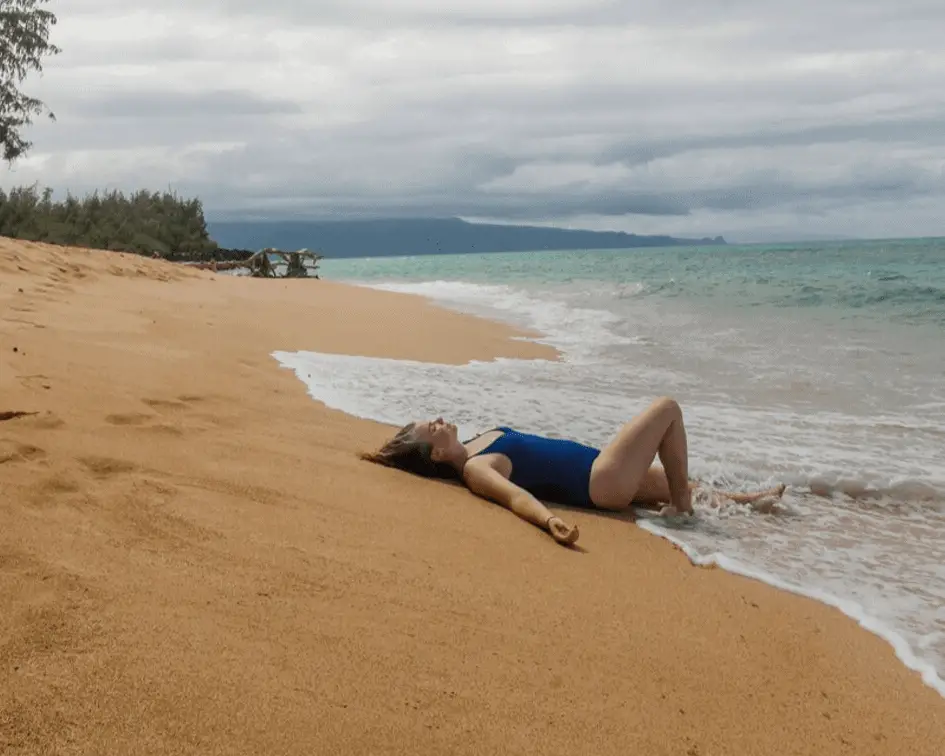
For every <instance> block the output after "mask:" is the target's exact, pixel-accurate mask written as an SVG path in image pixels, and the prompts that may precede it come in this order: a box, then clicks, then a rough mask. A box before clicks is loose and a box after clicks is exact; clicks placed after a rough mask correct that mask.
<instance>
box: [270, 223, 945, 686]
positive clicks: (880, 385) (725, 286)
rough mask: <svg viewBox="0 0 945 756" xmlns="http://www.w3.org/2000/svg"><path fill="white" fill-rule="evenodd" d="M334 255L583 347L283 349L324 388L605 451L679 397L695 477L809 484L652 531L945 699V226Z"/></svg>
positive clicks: (385, 285) (382, 417) (322, 394)
mask: <svg viewBox="0 0 945 756" xmlns="http://www.w3.org/2000/svg"><path fill="white" fill-rule="evenodd" d="M321 270H322V274H323V277H324V278H326V279H335V280H342V281H347V282H350V283H355V284H359V285H363V286H370V287H376V288H381V289H386V290H391V291H399V292H405V293H411V294H415V295H421V296H424V297H427V298H429V299H431V300H433V301H435V302H437V303H438V304H440V305H442V306H445V307H449V308H454V309H457V310H460V311H464V312H469V313H473V314H478V315H481V316H485V317H489V318H493V319H497V320H502V321H506V322H509V323H511V324H514V325H517V326H522V327H524V328H527V329H529V330H530V332H532V333H535V334H538V335H537V336H536V337H535V338H536V340H538V341H541V342H543V343H547V344H550V345H552V346H554V347H555V348H557V349H558V350H559V352H560V353H561V355H562V359H561V360H560V361H556V362H550V361H545V360H499V361H495V362H488V363H472V364H469V365H465V366H459V367H457V366H449V365H435V364H425V363H414V362H407V361H399V360H377V359H368V358H361V357H344V356H340V355H325V354H311V353H298V354H294V355H287V354H282V355H278V359H279V360H280V362H282V363H283V364H284V365H286V366H288V367H292V368H293V369H295V371H296V373H297V375H298V376H299V378H300V379H301V380H303V381H305V382H306V384H307V385H308V387H309V391H310V393H311V395H312V396H313V397H314V398H316V399H319V400H321V401H324V402H326V403H327V404H329V405H330V406H333V407H335V408H337V409H341V410H343V411H346V412H349V413H351V414H354V415H358V416H361V417H367V418H371V419H374V420H378V421H380V422H385V423H391V424H397V425H399V424H403V423H404V422H407V421H409V420H414V419H417V418H422V417H436V416H438V415H442V416H443V417H446V418H448V419H450V420H451V421H453V422H456V423H457V424H458V425H459V426H460V428H461V430H462V431H463V432H464V433H466V434H468V435H472V434H473V433H475V432H477V431H479V430H484V429H486V428H489V427H494V426H495V425H498V424H504V425H510V426H513V427H518V428H520V429H522V430H528V431H533V432H538V433H544V434H547V435H550V436H563V437H568V438H573V439H575V440H578V441H582V442H585V443H590V444H593V445H597V446H601V445H604V444H606V443H607V442H608V441H609V440H610V439H611V438H612V437H613V435H614V433H615V432H616V430H617V428H619V426H620V424H621V423H623V422H625V421H627V420H629V419H630V418H631V417H633V415H635V414H636V413H638V412H639V411H640V410H642V409H643V408H644V407H646V405H647V404H648V403H649V402H650V401H651V400H652V399H653V398H654V397H655V396H659V395H664V394H669V395H672V396H674V397H676V398H677V399H678V400H679V402H680V404H681V405H682V406H683V409H684V413H685V417H686V425H687V429H688V432H689V439H690V444H689V449H690V456H691V463H690V470H691V472H692V474H693V475H694V476H696V477H698V478H700V479H702V480H703V481H705V482H706V483H707V484H708V485H709V486H710V487H719V488H723V487H724V488H755V487H767V486H770V485H772V484H774V483H777V482H785V483H787V484H788V485H789V488H788V492H787V494H786V495H785V498H784V507H783V509H782V511H780V512H778V513H775V514H770V513H764V512H760V511H757V510H755V509H752V508H750V507H739V506H736V505H733V504H730V503H723V505H722V506H720V507H713V506H711V503H710V499H709V498H705V499H703V500H700V501H699V502H697V503H696V510H697V513H698V516H697V518H695V520H692V521H685V522H681V521H680V522H677V521H674V520H666V519H662V518H653V517H648V516H644V517H643V518H642V520H641V524H640V526H641V527H644V528H646V529H648V530H650V531H652V532H653V533H656V534H658V535H660V536H662V537H665V538H670V539H672V540H674V541H675V542H677V543H679V544H680V545H681V546H682V547H683V548H684V549H685V550H686V552H687V553H688V554H689V555H690V557H691V558H692V559H693V560H694V561H697V562H702V563H705V562H715V563H718V564H720V565H722V566H723V567H725V568H726V569H730V570H733V571H737V572H741V573H744V574H748V575H753V576H755V577H757V578H760V579H763V580H766V581H767V582H770V583H772V584H774V585H778V586H780V587H782V588H786V589H788V590H794V591H797V592H799V593H803V594H806V595H809V596H813V597H815V598H817V599H818V600H821V601H824V602H826V603H830V604H832V605H834V606H837V607H839V608H841V609H842V610H843V611H844V612H846V613H847V614H849V615H850V616H852V617H856V618H857V619H858V620H859V621H860V622H862V623H863V624H864V625H865V626H867V627H868V628H870V629H871V630H873V631H874V632H877V633H879V634H880V635H882V636H883V637H885V638H887V639H888V640H889V641H890V642H891V643H892V644H893V645H894V647H895V648H896V652H897V653H898V654H899V656H900V658H902V660H903V661H904V662H905V663H906V664H908V665H909V666H910V667H912V668H914V669H917V670H920V671H921V672H922V673H923V676H924V678H925V679H926V681H927V682H928V683H929V684H931V685H934V686H935V687H936V688H937V689H938V690H940V691H942V692H943V695H945V683H943V682H942V679H941V678H942V676H943V675H945V452H943V450H945V240H943V239H918V240H906V241H874V242H865V243H861V242H857V243H852V242H846V243H831V244H819V245H813V244H796V245H786V244H782V245H768V246H731V247H704V248H675V249H672V248H671V249H666V248H660V249H634V250H626V251H613V250H608V251H595V250H574V251H569V252H532V253H516V254H489V255H461V256H460V255H457V256H451V255H442V256H429V257H427V256H416V257H404V258H376V259H361V260H330V259H329V260H325V261H323V263H322V268H321ZM316 288H317V286H316V287H314V288H313V292H314V289H316ZM316 295H317V293H316ZM430 317H436V316H435V314H431V316H430ZM422 325H423V324H422V323H418V324H417V326H418V334H422ZM623 526H624V525H623V524H619V523H615V527H623Z"/></svg>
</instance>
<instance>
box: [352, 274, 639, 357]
mask: <svg viewBox="0 0 945 756" xmlns="http://www.w3.org/2000/svg"><path fill="white" fill-rule="evenodd" d="M363 285H364V286H368V287H370V288H374V289H381V290H383V291H395V292H401V293H405V294H416V295H419V296H423V297H427V298H429V299H432V300H434V301H436V302H439V303H441V304H444V305H447V306H449V307H452V308H453V309H457V310H460V311H462V312H467V313H471V314H473V315H482V316H485V317H489V318H493V319H495V318H497V317H498V318H501V319H503V320H505V321H506V322H509V323H511V324H512V325H516V326H520V327H523V328H526V329H529V330H531V331H534V332H536V333H537V334H539V335H537V336H536V337H535V339H534V340H535V341H537V342H539V343H543V344H548V345H550V346H553V347H555V348H557V349H562V350H564V352H565V356H566V358H570V359H580V358H586V357H587V356H589V355H593V354H595V353H597V352H598V351H599V350H600V349H601V348H605V347H607V346H614V345H618V344H635V343H637V342H638V339H634V338H632V337H628V336H620V335H618V334H617V333H615V332H614V331H613V330H612V326H614V325H616V324H617V323H619V322H620V318H619V316H617V315H615V314H614V313H612V312H609V311H607V310H604V309H595V308H593V307H571V306H568V305H567V304H566V303H565V302H562V301H560V300H555V299H548V298H547V297H542V296H535V295H532V294H530V293H529V292H528V291H525V290H523V289H520V288H514V287H511V286H504V285H499V284H476V283H468V282H466V281H424V282H418V283H375V284H363Z"/></svg>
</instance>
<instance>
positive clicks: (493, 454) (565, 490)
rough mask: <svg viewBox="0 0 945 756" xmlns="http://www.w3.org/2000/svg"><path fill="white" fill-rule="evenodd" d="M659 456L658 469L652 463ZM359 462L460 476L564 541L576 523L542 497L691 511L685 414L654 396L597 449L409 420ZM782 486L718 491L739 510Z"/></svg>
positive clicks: (570, 539)
mask: <svg viewBox="0 0 945 756" xmlns="http://www.w3.org/2000/svg"><path fill="white" fill-rule="evenodd" d="M657 455H658V456H659V458H660V462H661V463H662V467H660V466H659V465H654V464H653V460H654V458H655V457H656V456H657ZM361 456H362V458H363V459H366V460H369V461H371V462H376V463H378V464H382V465H387V466H389V467H396V468H399V469H401V470H406V471H407V472H412V473H415V474H417V475H423V476H424V477H430V478H456V479H458V480H461V481H462V482H463V483H464V484H465V485H466V487H467V488H469V490H470V491H472V492H473V493H475V494H478V495H479V496H482V497H483V498H485V499H490V500H492V501H495V502H497V503H499V504H502V505H503V506H505V507H507V508H508V509H510V510H511V511H513V512H514V513H515V514H517V515H518V516H519V517H521V518H522V519H524V520H528V521H529V522H531V523H533V524H534V525H537V526H538V527H540V528H542V529H544V530H547V531H548V532H549V533H550V534H551V536H552V537H553V538H554V539H555V540H556V541H558V542H559V543H563V544H571V543H574V542H575V541H576V540H577V539H578V529H577V526H574V525H569V524H568V523H566V522H565V521H564V520H563V519H562V518H561V517H559V516H558V515H556V514H553V513H552V512H550V511H549V510H548V509H547V508H546V507H545V505H544V504H542V503H541V501H540V500H539V499H544V500H545V501H549V502H554V503H558V504H564V505H566V506H572V507H585V508H590V509H593V508H598V509H607V510H611V511H622V510H626V509H628V508H629V507H630V505H631V504H635V505H638V506H642V507H645V508H647V509H653V510H658V511H659V512H660V514H663V515H667V514H676V513H679V512H686V513H689V514H692V491H693V490H694V489H695V488H698V487H699V486H700V485H701V484H700V483H699V482H690V480H689V455H688V446H687V441H686V429H685V426H684V425H683V415H682V410H681V409H680V408H679V404H677V403H676V401H675V400H673V399H669V398H666V397H664V398H662V399H657V400H656V401H655V402H653V403H652V404H651V405H650V406H649V408H647V409H646V410H645V411H644V412H642V413H641V414H640V415H638V416H637V417H635V418H634V419H633V420H631V421H630V422H629V423H627V424H626V425H624V426H623V427H622V428H621V429H620V430H619V431H618V433H617V435H616V436H615V437H614V439H613V440H612V441H611V442H610V443H609V444H607V446H605V447H604V448H603V449H595V448H593V447H590V446H585V445H583V444H579V443H577V442H575V441H568V440H564V439H553V438H545V437H543V436H535V435H532V434H528V433H520V432H518V431H515V430H512V429H511V428H506V427H497V428H495V429H493V430H490V431H486V432H485V433H481V434H480V435H478V436H476V437H475V438H473V439H470V440H469V441H467V442H465V443H462V442H460V441H459V439H458V438H457V435H456V426H455V425H452V424H450V423H446V422H444V421H443V418H437V419H436V420H432V421H426V422H416V423H410V425H406V426H404V427H403V428H401V429H400V431H399V432H398V433H397V435H396V436H394V438H392V439H391V440H390V441H388V442H387V443H386V444H385V445H384V446H383V448H381V449H380V450H379V451H377V452H374V453H371V454H362V455H361ZM783 493H784V486H779V487H778V488H773V489H770V490H768V491H759V492H753V493H728V492H725V493H721V494H720V495H722V496H724V497H726V498H728V499H731V500H733V501H735V502H738V503H746V504H751V503H754V502H756V501H758V500H760V499H762V498H765V497H775V498H780V496H781V495H782V494H783Z"/></svg>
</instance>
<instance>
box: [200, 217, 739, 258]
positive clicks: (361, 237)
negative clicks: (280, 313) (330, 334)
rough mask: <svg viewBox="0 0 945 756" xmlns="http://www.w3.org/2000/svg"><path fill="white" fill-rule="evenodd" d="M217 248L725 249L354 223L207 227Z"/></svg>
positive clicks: (360, 251)
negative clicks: (680, 247)
mask: <svg viewBox="0 0 945 756" xmlns="http://www.w3.org/2000/svg"><path fill="white" fill-rule="evenodd" d="M208 228H209V232H210V235H211V236H212V237H213V238H214V239H215V240H216V241H217V243H218V244H219V245H220V246H221V247H228V248H235V249H259V248H261V247H277V248H279V249H300V248H302V247H307V248H309V249H317V250H318V251H319V252H322V253H324V254H325V255H327V256H329V257H382V256H396V255H437V254H466V253H475V252H531V251H535V250H560V249H629V248H633V247H671V246H686V245H696V244H698V245H703V244H725V240H724V239H723V238H722V237H721V236H717V237H715V238H712V239H709V238H705V239H680V238H675V237H672V236H640V235H638V234H628V233H625V232H623V231H584V230H578V229H563V228H543V227H538V226H505V225H499V224H488V223H469V222H468V221H464V220H461V219H459V218H443V219H435V218H413V219H411V218H406V219H379V220H356V221H301V220H295V221H271V220H263V221H217V222H209V224H208Z"/></svg>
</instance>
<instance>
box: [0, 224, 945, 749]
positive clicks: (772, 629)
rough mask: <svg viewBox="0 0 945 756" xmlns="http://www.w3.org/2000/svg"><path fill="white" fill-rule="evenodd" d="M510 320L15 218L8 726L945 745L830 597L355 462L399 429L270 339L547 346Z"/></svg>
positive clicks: (7, 260) (318, 735)
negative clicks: (353, 405)
mask: <svg viewBox="0 0 945 756" xmlns="http://www.w3.org/2000/svg"><path fill="white" fill-rule="evenodd" d="M227 278H228V279H229V280H227ZM18 289H23V291H22V292H20V291H18ZM520 335H522V332H521V331H518V330H516V329H511V328H507V327H504V326H501V325H500V324H498V323H494V322H490V321H485V320H482V319H478V318H473V317H471V316H464V315H460V314H459V313H453V312H450V311H448V310H443V309H440V308H437V307H433V306H430V305H429V304H428V303H427V302H426V301H424V300H421V299H420V298H418V297H413V296H409V295H401V294H392V293H387V292H379V291H365V290H363V289H358V288H356V287H346V286H343V285H340V284H333V283H332V282H329V281H317V282H312V281H301V282H285V283H284V282H281V281H280V282H277V283H275V284H274V285H273V282H268V281H264V282H261V281H254V280H252V279H241V278H239V277H225V276H214V275H213V274H212V273H203V272H197V271H182V270H180V269H179V268H175V267H174V266H172V265H170V264H166V263H160V262H157V261H151V260H147V259H143V258H134V257H133V256H130V255H126V256H121V255H116V254H113V253H104V252H101V253H98V252H86V251H81V250H68V249H62V248H51V247H46V246H45V245H35V244H33V245H31V244H28V243H22V242H13V241H10V240H5V239H4V240H0V348H2V352H0V394H2V396H3V397H4V402H3V406H0V411H7V410H9V411H36V412H39V414H38V415H35V416H26V417H21V418H16V419H11V420H7V421H4V422H2V423H0V459H3V460H4V462H3V463H2V464H0V484H2V490H3V491H4V494H5V496H4V501H3V502H2V503H0V517H3V518H4V521H5V522H6V523H8V524H9V527H6V528H4V529H3V532H0V576H2V578H3V583H2V586H3V589H2V593H0V602H2V603H0V609H2V611H0V617H2V619H0V638H2V641H3V643H2V645H0V649H2V651H0V743H4V745H7V746H9V747H11V748H12V749H13V752H17V750H19V751H21V752H24V753H32V752H39V751H42V750H49V749H55V748H62V747H65V745H66V744H71V745H72V747H74V746H75V744H81V748H82V750H83V751H93V750H103V749H106V748H107V749H108V750H112V751H114V750H116V749H118V750H136V751H140V750H147V749H148V748H153V747H155V744H159V750H162V751H163V752H175V753H176V752H180V753H198V752H206V749H207V747H208V745H211V744H212V748H213V749H214V750H219V751H223V750H234V751H236V750H242V751H245V750H251V751H256V752H272V751H274V750H278V751H280V752H286V753H289V752H298V753H307V752H310V751H311V747H312V744H313V743H314V742H318V743H319V744H320V747H322V748H324V749H325V750H326V752H329V751H333V750H339V751H346V752H359V751H365V750H372V751H390V750H392V749H393V750H397V751H400V752H404V751H410V752H412V753H418V754H423V753H443V752H454V753H473V752H483V751H492V752H514V753H518V752H526V751H534V750H538V751H541V752H544V753H574V752H582V751H585V750H587V749H588V748H590V749H592V750H593V751H594V752H595V753H600V754H609V753H616V752H624V751H626V750H627V749H628V748H633V747H636V748H642V749H644V750H646V751H647V752H654V753H678V752H686V751H687V750H691V749H695V752H698V753H700V754H703V755H705V754H709V753H737V752H745V751H746V750H750V751H751V752H753V753H772V754H774V753H778V754H780V753H784V752H785V751H784V746H785V743H786V742H790V743H791V744H792V749H790V750H791V752H795V753H811V754H813V753H817V754H821V753H824V752H828V753H830V752H834V751H838V752H839V751H847V750H849V749H851V748H852V749H853V752H857V753H877V754H879V753H897V752H900V751H906V752H911V753H928V754H936V753H940V752H941V749H942V747H943V746H945V706H942V701H941V698H940V697H938V696H937V695H936V694H935V692H934V691H933V690H930V689H929V688H928V687H927V686H925V685H924V684H923V682H922V681H921V680H920V679H919V676H918V675H917V674H915V673H914V672H910V671H908V670H906V669H905V668H904V667H903V665H902V664H901V663H900V661H899V660H898V659H897V658H896V657H895V654H894V653H893V649H891V648H890V647H889V645H888V644H887V643H886V642H885V641H883V640H882V639H880V638H878V637H876V636H875V635H873V634H872V633H870V632H863V630H862V628H860V627H858V626H857V625H856V623H855V622H851V621H850V619H849V618H847V617H846V616H845V615H843V614H842V613H840V612H839V611H837V610H834V609H831V608H829V607H825V606H823V605H821V604H819V603H817V602H815V601H814V600H812V599H803V598H800V597H796V596H793V595H790V594H786V593H784V592H783V591H779V590H773V589H772V588H771V587H769V586H767V585H766V584H763V583H759V582H757V581H754V580H749V579H744V578H741V577H739V576H737V575H732V574H729V573H728V572H724V571H721V570H695V569H692V567H691V565H690V562H689V560H688V559H684V558H681V555H680V554H678V553H677V550H676V549H675V548H673V547H672V546H671V545H670V544H667V543H664V539H662V538H657V539H653V538H649V534H648V533H646V532H644V531H643V530H642V529H638V528H633V527H631V526H629V525H628V524H627V523H625V522H623V521H621V520H620V519H619V518H613V517H608V516H601V515H598V514H596V513H576V514H575V519H576V520H577V521H578V522H579V524H580V527H581V530H582V539H581V542H582V546H584V547H585V548H584V550H583V551H580V552H570V551H567V550H565V549H562V548H561V547H560V546H557V545H556V544H554V543H553V542H551V541H550V539H548V538H547V536H546V535H545V534H543V533H541V532H538V531H537V530H536V529H535V528H532V527H530V526H528V525H526V524H524V523H521V522H519V521H518V520H517V518H515V517H514V515H511V514H509V513H507V512H505V511H504V510H501V509H500V508H498V507H495V506H494V505H490V504H489V503H488V502H481V501H479V500H477V499H475V497H471V496H470V495H469V494H468V492H466V491H464V490H462V489H459V488H458V487H455V486H449V485H445V484H442V483H439V482H435V481H425V480H420V479H414V478H412V477H411V476H407V475H404V474H399V473H397V472H395V471H389V470H386V469H374V467H375V466H371V465H365V464H364V463H360V462H359V461H358V460H357V459H356V456H355V454H356V451H358V450H361V449H364V448H369V447H371V446H374V445H376V444H378V443H380V442H381V441H382V440H383V439H384V438H386V436H387V434H388V428H387V427H386V426H382V425H379V424H377V423H374V422H371V421H366V420H358V419H355V418H353V417H350V416H348V415H346V414H344V413H342V412H340V411H338V410H331V409H328V408H325V407H323V406H321V405H320V404H319V403H317V402H315V401H313V400H312V399H311V398H310V397H309V396H308V394H307V392H306V390H305V386H304V384H303V383H302V382H301V381H299V380H298V378H296V377H295V375H294V374H293V373H292V372H291V371H289V370H286V369H284V368H282V367H281V366H280V365H279V363H278V362H277V361H276V360H275V359H274V358H273V357H272V356H271V355H272V353H273V352H275V351H287V352H288V351H321V352H333V353H337V354H352V355H364V356H377V357H391V358H395V359H415V360H420V361H433V362H441V363H442V362H449V363H450V364H463V363H465V362H467V361H469V360H491V359H493V358H494V357H496V356H504V357H522V356H524V357H525V358H529V357H540V358H552V357H553V356H554V355H555V354H557V353H556V352H554V351H553V350H551V349H550V348H548V347H544V346H541V345H536V344H534V343H531V342H527V341H518V340H513V338H514V337H516V336H520ZM14 346H15V347H17V351H16V352H15V353H14V352H13V351H12V348H13V347H14ZM47 387H48V388H47ZM8 491H9V492H10V495H9V496H6V492H8ZM639 618H645V620H643V621H639ZM890 691H894V692H895V700H896V705H895V706H890ZM88 701H95V706H94V707H89V706H88V703H87V702H88ZM628 703H629V704H630V706H628V705H627V704H628ZM142 710H147V711H148V712H149V716H148V717H146V718H144V719H142V718H141V717H140V712H141V711H142ZM759 723H763V724H759ZM798 733H803V735H802V736H801V737H800V738H798V737H797V735H798ZM786 738H790V740H786Z"/></svg>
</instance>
